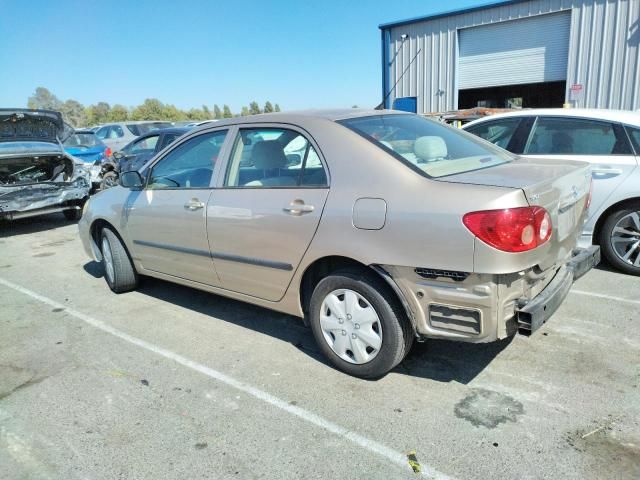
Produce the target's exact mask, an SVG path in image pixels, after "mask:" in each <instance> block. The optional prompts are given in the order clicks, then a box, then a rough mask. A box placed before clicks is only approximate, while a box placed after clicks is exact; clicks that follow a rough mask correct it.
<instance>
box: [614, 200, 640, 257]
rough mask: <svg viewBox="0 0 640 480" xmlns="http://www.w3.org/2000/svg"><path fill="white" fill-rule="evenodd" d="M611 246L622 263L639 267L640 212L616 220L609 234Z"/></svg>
mask: <svg viewBox="0 0 640 480" xmlns="http://www.w3.org/2000/svg"><path fill="white" fill-rule="evenodd" d="M611 246H612V247H613V251H614V252H615V253H616V255H617V256H618V257H619V258H620V259H621V260H622V261H623V262H625V263H628V264H630V265H633V266H634V267H640V212H631V213H629V214H628V215H625V216H624V217H622V218H621V219H620V220H618V223H616V226H615V227H613V232H612V233H611Z"/></svg>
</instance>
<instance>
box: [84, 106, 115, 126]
mask: <svg viewBox="0 0 640 480" xmlns="http://www.w3.org/2000/svg"><path fill="white" fill-rule="evenodd" d="M110 112H111V107H110V106H109V104H108V103H106V102H98V103H97V104H96V105H90V106H89V107H87V108H86V109H85V113H86V115H87V123H88V124H89V125H99V124H101V123H106V122H108V121H109V114H110Z"/></svg>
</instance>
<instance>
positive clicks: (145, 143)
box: [129, 135, 159, 153]
mask: <svg viewBox="0 0 640 480" xmlns="http://www.w3.org/2000/svg"><path fill="white" fill-rule="evenodd" d="M158 137H159V135H153V136H151V137H146V138H145V139H143V140H139V141H137V142H136V143H134V144H133V147H131V149H130V150H129V151H130V152H131V153H143V152H153V150H154V149H155V148H156V143H158Z"/></svg>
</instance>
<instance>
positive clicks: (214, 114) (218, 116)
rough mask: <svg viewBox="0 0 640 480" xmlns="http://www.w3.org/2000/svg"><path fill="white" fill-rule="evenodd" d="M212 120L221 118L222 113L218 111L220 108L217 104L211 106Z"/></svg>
mask: <svg viewBox="0 0 640 480" xmlns="http://www.w3.org/2000/svg"><path fill="white" fill-rule="evenodd" d="M213 118H217V119H221V118H222V111H221V110H220V107H219V106H218V105H217V104H216V105H214V106H213Z"/></svg>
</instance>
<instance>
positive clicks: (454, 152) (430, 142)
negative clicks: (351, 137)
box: [338, 114, 514, 178]
mask: <svg viewBox="0 0 640 480" xmlns="http://www.w3.org/2000/svg"><path fill="white" fill-rule="evenodd" d="M338 123H340V124H342V125H344V126H345V127H347V128H350V129H351V130H353V131H355V132H356V133H359V134H360V135H362V136H363V137H365V138H367V139H368V140H370V141H372V142H373V143H374V144H376V145H378V146H379V147H380V148H382V149H383V150H385V151H386V152H388V153H390V154H392V155H393V156H394V157H396V158H398V159H399V160H401V161H402V162H403V163H405V164H407V165H408V166H410V167H411V168H413V169H414V170H416V171H418V172H420V173H422V174H423V175H426V176H427V177H434V178H437V177H444V176H447V175H455V174H458V173H465V172H471V171H473V170H479V169H481V168H487V167H493V166H495V165H500V164H503V163H506V162H509V161H511V160H513V158H514V156H513V155H511V154H510V153H509V152H507V151H505V150H502V149H500V148H497V147H494V146H493V145H490V144H488V143H486V142H483V141H482V140H479V139H477V137H474V136H473V135H471V134H469V133H465V132H462V131H460V130H457V129H455V128H453V127H448V126H446V125H443V124H441V123H438V122H436V121H434V120H428V119H425V118H422V117H420V116H418V115H388V114H387V115H377V116H372V117H358V118H350V119H346V120H340V121H339V122H338Z"/></svg>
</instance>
